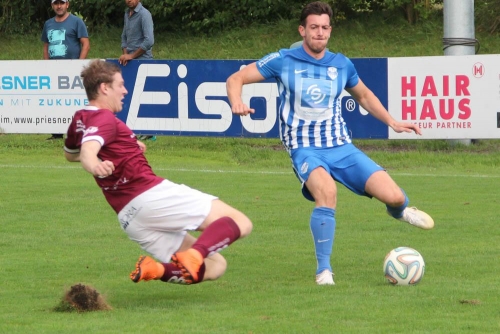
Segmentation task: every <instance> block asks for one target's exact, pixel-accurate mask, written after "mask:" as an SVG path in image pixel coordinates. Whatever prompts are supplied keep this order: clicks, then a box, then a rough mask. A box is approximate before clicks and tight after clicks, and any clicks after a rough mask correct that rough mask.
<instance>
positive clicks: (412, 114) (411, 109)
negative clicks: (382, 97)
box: [401, 100, 417, 120]
mask: <svg viewBox="0 0 500 334" xmlns="http://www.w3.org/2000/svg"><path fill="white" fill-rule="evenodd" d="M408 102H409V103H410V104H409V105H408ZM408 115H409V116H408ZM401 116H402V119H403V120H407V119H413V120H414V119H417V101H416V100H402V101H401ZM408 117H409V118H408Z"/></svg>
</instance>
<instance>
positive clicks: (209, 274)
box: [203, 253, 227, 281]
mask: <svg viewBox="0 0 500 334" xmlns="http://www.w3.org/2000/svg"><path fill="white" fill-rule="evenodd" d="M226 269H227V261H226V259H225V258H224V257H223V256H222V255H221V254H219V253H214V254H212V255H210V256H209V257H207V258H206V259H205V277H204V279H203V280H204V281H205V280H206V281H208V280H216V279H218V278H219V277H221V276H222V275H224V273H225V272H226Z"/></svg>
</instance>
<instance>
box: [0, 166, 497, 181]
mask: <svg viewBox="0 0 500 334" xmlns="http://www.w3.org/2000/svg"><path fill="white" fill-rule="evenodd" d="M0 168H27V169H81V168H82V167H81V166H79V165H78V166H71V165H68V166H42V165H13V164H3V165H2V164H0ZM153 171H165V172H189V173H228V174H229V173H234V174H272V175H288V174H292V175H293V172H292V169H291V168H290V171H256V170H222V169H189V168H153ZM389 174H390V175H395V176H412V177H413V176H416V177H422V176H426V177H474V178H500V175H485V174H470V175H469V174H429V173H423V174H420V173H398V172H389Z"/></svg>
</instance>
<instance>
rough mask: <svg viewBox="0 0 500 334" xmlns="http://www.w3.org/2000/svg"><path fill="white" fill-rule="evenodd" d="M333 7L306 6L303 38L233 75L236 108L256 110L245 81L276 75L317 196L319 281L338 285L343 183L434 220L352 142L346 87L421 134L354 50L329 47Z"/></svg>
mask: <svg viewBox="0 0 500 334" xmlns="http://www.w3.org/2000/svg"><path fill="white" fill-rule="evenodd" d="M332 15H333V12H332V9H331V7H330V6H329V5H328V4H326V3H323V2H320V1H316V2H312V3H309V4H308V5H306V6H305V7H304V9H303V10H302V12H301V16H300V25H299V28H298V30H299V33H300V35H301V36H302V45H301V46H299V47H297V48H292V49H283V50H280V51H278V52H274V53H271V54H268V55H266V56H265V57H263V58H262V59H260V60H258V61H257V62H254V63H251V64H249V65H248V66H246V67H244V68H243V69H241V70H239V71H238V72H236V73H234V74H232V75H231V76H230V77H229V78H228V79H227V93H228V97H229V101H230V103H231V109H232V112H233V113H234V114H236V115H241V116H246V115H248V114H251V113H254V112H255V110H254V109H252V108H250V107H249V106H248V105H246V104H245V103H243V100H242V98H241V94H242V91H243V85H245V84H250V83H255V82H260V81H263V80H265V79H270V78H275V79H276V80H277V82H278V90H279V130H280V137H281V141H282V143H283V145H284V146H285V148H286V149H287V151H288V153H289V154H290V158H291V160H292V165H293V170H294V172H295V174H296V176H297V178H298V179H299V180H300V182H301V183H302V193H303V195H304V197H305V198H307V199H309V200H311V201H314V202H315V204H316V205H315V208H314V209H313V211H312V214H311V219H310V228H311V232H312V235H313V240H314V245H315V252H316V259H317V269H316V283H317V284H319V285H333V284H335V283H334V281H333V271H332V267H331V264H330V257H331V253H332V248H333V241H334V236H335V225H336V221H335V209H336V206H337V185H336V182H339V183H341V184H343V185H344V186H345V187H347V188H348V189H350V190H351V191H353V192H354V193H356V194H358V195H361V196H367V197H369V198H371V197H375V198H376V199H378V200H379V201H381V202H383V203H384V204H385V205H386V210H387V212H388V213H389V215H391V216H392V217H394V218H396V219H399V220H401V221H404V222H407V223H409V224H411V225H414V226H416V227H419V228H422V229H431V228H433V227H434V221H433V219H432V218H431V217H430V216H429V215H428V214H426V213H425V212H423V211H421V210H418V209H417V208H414V207H409V206H408V202H409V200H408V197H407V196H406V194H405V192H404V191H403V190H402V189H401V188H400V187H399V186H398V185H397V184H396V183H395V182H394V180H393V179H392V178H391V177H390V176H389V174H388V173H387V172H386V171H385V170H384V169H383V168H382V167H380V166H379V165H378V164H376V163H375V162H374V161H372V160H371V159H370V158H369V157H368V156H366V155H365V154H364V153H363V152H361V151H360V150H359V149H358V148H356V147H355V146H354V144H353V143H352V140H351V137H350V135H349V131H348V129H347V125H346V123H345V121H344V119H343V118H342V113H341V107H340V94H341V93H342V91H343V90H346V91H347V92H348V93H350V94H351V95H352V97H353V98H354V99H356V101H357V102H358V103H359V104H360V105H361V106H362V107H363V108H364V109H366V110H367V111H368V112H369V113H370V114H371V115H373V116H374V117H375V118H377V119H378V120H380V121H381V122H383V123H385V124H386V125H387V126H389V127H390V128H392V130H394V131H396V132H398V133H400V132H414V133H416V134H417V135H420V134H421V131H420V128H419V127H418V126H417V125H415V124H412V123H406V122H398V121H396V120H395V119H393V118H392V117H391V115H390V114H389V112H388V111H387V110H386V109H385V107H384V106H383V105H382V103H381V102H380V100H379V99H378V98H377V97H376V96H375V95H374V94H373V92H372V91H371V90H370V89H369V88H368V87H367V86H366V85H365V84H364V83H363V81H361V79H360V78H359V77H358V74H357V71H356V69H355V67H354V65H353V63H352V62H351V60H350V59H349V58H347V57H346V56H344V55H342V54H340V53H333V52H330V51H329V50H328V49H327V44H328V40H329V38H330V34H331V32H332V27H331V23H330V21H331V18H332Z"/></svg>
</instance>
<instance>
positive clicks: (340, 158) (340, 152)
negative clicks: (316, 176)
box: [290, 144, 384, 201]
mask: <svg viewBox="0 0 500 334" xmlns="http://www.w3.org/2000/svg"><path fill="white" fill-rule="evenodd" d="M290 157H291V159H292V164H293V170H294V172H295V175H296V176H297V178H298V179H299V180H300V182H301V183H302V194H303V195H304V197H305V198H307V199H308V200H310V201H314V198H313V197H312V195H311V193H310V192H309V190H308V189H307V187H306V186H305V182H306V181H307V179H308V178H309V175H310V174H311V172H312V171H313V170H315V169H316V168H318V167H323V168H324V169H325V170H326V171H327V172H328V173H329V174H330V175H331V176H332V178H333V179H334V180H335V181H337V182H339V183H341V184H343V185H344V186H345V187H346V188H348V189H350V190H351V191H352V192H354V193H355V194H358V195H362V196H367V197H370V198H371V196H370V195H369V194H367V193H366V192H365V185H366V181H367V180H368V178H369V177H370V176H371V175H372V174H373V173H375V172H377V171H380V170H384V168H382V167H380V166H379V165H377V164H376V163H375V162H374V161H373V160H372V159H370V158H369V157H368V156H367V155H366V154H364V153H363V152H361V151H360V150H359V149H358V148H357V147H356V146H354V145H353V144H345V145H342V146H336V147H331V148H330V147H329V148H321V147H304V148H298V149H295V150H292V152H291V155H290Z"/></svg>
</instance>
